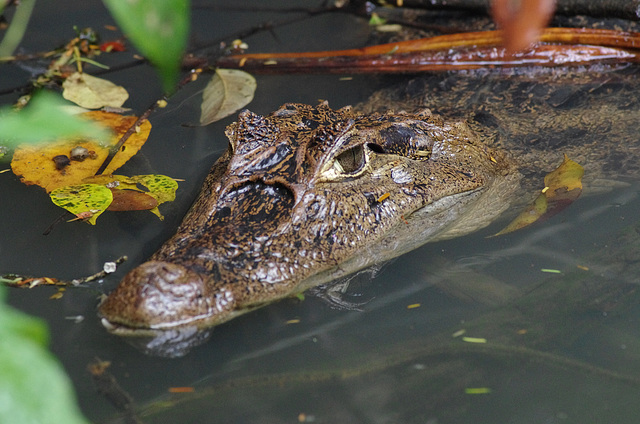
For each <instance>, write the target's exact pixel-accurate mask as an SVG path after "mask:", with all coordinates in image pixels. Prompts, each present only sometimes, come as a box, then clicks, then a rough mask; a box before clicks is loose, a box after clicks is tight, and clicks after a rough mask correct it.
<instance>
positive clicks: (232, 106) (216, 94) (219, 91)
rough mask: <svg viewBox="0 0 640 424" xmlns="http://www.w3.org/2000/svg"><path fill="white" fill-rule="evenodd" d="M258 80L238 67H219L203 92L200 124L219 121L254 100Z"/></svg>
mask: <svg viewBox="0 0 640 424" xmlns="http://www.w3.org/2000/svg"><path fill="white" fill-rule="evenodd" d="M255 91H256V80H255V78H253V77H252V76H251V75H250V74H248V73H246V72H244V71H239V70H237V69H218V70H216V73H215V75H214V76H213V77H212V78H211V81H209V83H208V84H207V86H206V87H205V89H204V92H203V93H202V106H201V113H200V124H202V125H208V124H210V123H212V122H216V121H219V120H220V119H222V118H225V117H227V116H229V115H231V114H233V113H235V112H236V111H238V110H239V109H241V108H243V107H245V106H246V105H248V104H249V103H250V102H251V100H253V94H254V93H255Z"/></svg>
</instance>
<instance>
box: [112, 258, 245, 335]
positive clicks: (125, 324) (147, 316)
mask: <svg viewBox="0 0 640 424" xmlns="http://www.w3.org/2000/svg"><path fill="white" fill-rule="evenodd" d="M234 307H235V300H234V297H233V294H232V293H231V292H230V291H226V290H224V289H220V288H219V287H218V288H213V287H212V284H211V283H210V282H208V280H206V279H204V278H203V277H202V276H201V275H200V274H198V273H196V272H194V271H192V270H190V269H188V268H185V267H183V266H181V265H177V264H173V263H169V262H158V261H151V262H146V263H144V264H142V265H140V266H139V267H137V268H135V269H133V270H132V271H130V272H129V273H128V274H127V275H126V276H125V277H124V279H123V280H122V282H121V283H120V285H119V286H118V287H117V288H116V290H115V291H113V292H112V293H111V294H110V295H109V297H107V299H106V300H105V301H104V302H103V303H102V304H101V305H100V308H99V312H100V315H101V316H102V318H103V324H104V325H105V327H107V329H109V330H110V331H113V332H116V333H124V332H127V331H135V330H136V329H151V330H169V329H172V328H175V327H177V326H189V325H190V326H195V327H200V326H201V325H203V324H204V323H205V322H207V321H209V320H211V319H214V320H215V317H216V316H217V315H225V314H226V313H228V312H230V311H232V310H233V309H234Z"/></svg>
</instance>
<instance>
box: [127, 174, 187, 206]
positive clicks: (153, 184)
mask: <svg viewBox="0 0 640 424" xmlns="http://www.w3.org/2000/svg"><path fill="white" fill-rule="evenodd" d="M131 179H132V180H133V181H136V182H137V183H140V184H142V185H143V186H145V187H146V188H147V190H149V192H148V193H147V194H148V195H149V196H152V197H154V198H155V199H156V200H157V201H158V204H161V203H164V202H173V201H174V200H176V190H177V189H178V182H177V181H176V180H174V179H173V178H171V177H167V176H166V175H157V174H151V175H136V176H133V177H131Z"/></svg>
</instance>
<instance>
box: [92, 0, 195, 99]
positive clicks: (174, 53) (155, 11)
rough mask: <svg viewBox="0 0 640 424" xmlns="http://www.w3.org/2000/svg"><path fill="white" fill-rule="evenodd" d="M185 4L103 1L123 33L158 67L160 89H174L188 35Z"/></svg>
mask: <svg viewBox="0 0 640 424" xmlns="http://www.w3.org/2000/svg"><path fill="white" fill-rule="evenodd" d="M189 3H190V2H189V0H129V1H123V0H104V4H105V6H107V8H108V9H109V11H110V12H111V14H112V15H113V17H114V18H115V20H116V22H117V23H118V25H119V26H120V27H121V28H122V30H123V32H124V33H125V34H126V35H127V36H128V37H129V39H130V40H131V41H132V42H133V44H134V45H135V46H136V47H137V48H138V50H140V52H141V53H142V54H143V55H144V56H146V58H147V59H149V60H150V61H151V63H153V64H154V65H156V66H157V67H158V71H159V73H160V78H161V79H162V86H163V88H164V90H165V92H167V93H169V92H171V91H173V89H174V88H175V84H176V81H177V79H178V71H179V68H180V61H181V60H182V53H183V52H184V49H185V47H186V44H187V36H188V33H189Z"/></svg>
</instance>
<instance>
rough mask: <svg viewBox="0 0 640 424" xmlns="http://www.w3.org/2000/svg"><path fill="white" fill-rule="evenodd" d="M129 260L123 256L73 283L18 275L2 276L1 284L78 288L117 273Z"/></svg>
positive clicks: (20, 286) (27, 286)
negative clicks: (119, 267)
mask: <svg viewBox="0 0 640 424" xmlns="http://www.w3.org/2000/svg"><path fill="white" fill-rule="evenodd" d="M126 260H127V257H126V256H121V257H119V258H118V259H116V260H115V261H113V262H105V264H104V266H103V269H102V271H100V272H96V273H95V274H93V275H89V276H88V277H83V278H78V279H74V280H71V281H64V280H58V279H57V278H51V277H27V276H24V275H18V274H4V275H0V284H4V285H5V286H9V287H18V288H30V289H32V288H34V287H36V286H58V287H76V286H79V285H81V284H84V283H88V282H91V281H95V280H98V279H100V278H104V277H106V276H107V275H109V274H111V273H113V272H115V271H116V269H117V267H118V265H120V264H121V263H123V262H124V261H126Z"/></svg>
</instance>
